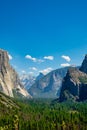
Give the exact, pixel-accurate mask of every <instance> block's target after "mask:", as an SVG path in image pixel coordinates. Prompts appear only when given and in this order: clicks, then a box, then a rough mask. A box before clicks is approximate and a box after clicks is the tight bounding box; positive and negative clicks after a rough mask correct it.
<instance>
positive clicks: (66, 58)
mask: <svg viewBox="0 0 87 130" xmlns="http://www.w3.org/2000/svg"><path fill="white" fill-rule="evenodd" d="M61 57H62V58H63V59H65V60H66V61H67V62H70V61H71V58H70V57H69V56H65V55H62V56H61Z"/></svg>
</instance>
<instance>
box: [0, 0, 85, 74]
mask: <svg viewBox="0 0 87 130" xmlns="http://www.w3.org/2000/svg"><path fill="white" fill-rule="evenodd" d="M0 48H2V49H5V50H7V51H8V52H9V55H10V63H11V65H12V66H13V67H14V68H15V69H16V70H17V71H18V73H20V74H22V73H30V74H35V75H37V74H38V73H39V72H43V73H44V74H46V73H47V72H49V71H51V70H54V69H57V68H61V67H64V66H70V65H75V66H78V65H81V63H82V60H83V59H84V56H85V54H87V1H86V0H73V1H72V0H71V1H70V0H61V1H60V0H0Z"/></svg>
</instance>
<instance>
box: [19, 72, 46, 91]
mask: <svg viewBox="0 0 87 130" xmlns="http://www.w3.org/2000/svg"><path fill="white" fill-rule="evenodd" d="M42 77H44V74H42V73H40V74H39V75H38V76H37V77H35V76H32V75H30V74H29V75H28V74H23V75H21V76H20V81H21V83H22V84H23V85H24V88H25V89H26V90H28V89H30V88H31V86H32V85H33V84H34V83H35V82H36V81H38V80H40V79H41V78H42Z"/></svg>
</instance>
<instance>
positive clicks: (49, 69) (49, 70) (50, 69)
mask: <svg viewBox="0 0 87 130" xmlns="http://www.w3.org/2000/svg"><path fill="white" fill-rule="evenodd" d="M52 70H53V69H52V68H51V67H49V68H46V69H44V70H41V71H39V72H40V73H43V74H44V75H46V74H47V73H49V72H51V71H52Z"/></svg>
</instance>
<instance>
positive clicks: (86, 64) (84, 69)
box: [80, 54, 87, 74]
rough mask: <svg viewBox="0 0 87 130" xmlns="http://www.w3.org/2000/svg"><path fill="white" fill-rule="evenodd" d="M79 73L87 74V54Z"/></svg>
mask: <svg viewBox="0 0 87 130" xmlns="http://www.w3.org/2000/svg"><path fill="white" fill-rule="evenodd" d="M80 71H82V72H84V73H86V74H87V54H86V55H85V58H84V60H83V63H82V65H81V67H80Z"/></svg>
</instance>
